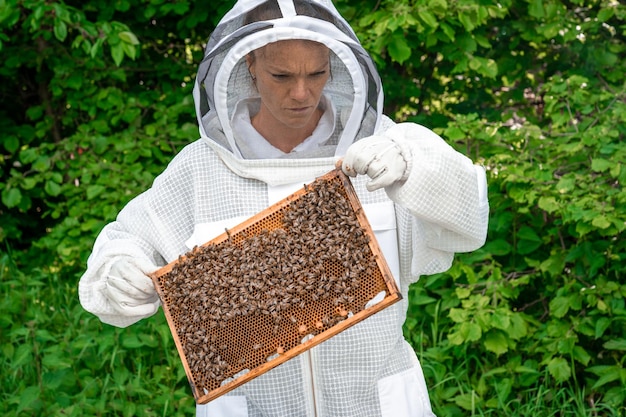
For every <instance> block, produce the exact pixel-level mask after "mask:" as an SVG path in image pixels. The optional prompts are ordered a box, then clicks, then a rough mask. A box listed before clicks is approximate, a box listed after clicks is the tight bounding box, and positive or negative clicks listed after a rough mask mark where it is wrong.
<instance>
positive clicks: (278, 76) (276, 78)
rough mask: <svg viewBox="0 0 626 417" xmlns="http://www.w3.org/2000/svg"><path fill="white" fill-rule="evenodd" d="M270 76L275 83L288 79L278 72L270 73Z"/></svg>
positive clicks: (287, 76) (285, 75)
mask: <svg viewBox="0 0 626 417" xmlns="http://www.w3.org/2000/svg"><path fill="white" fill-rule="evenodd" d="M271 76H272V78H273V79H275V80H277V81H285V80H287V79H288V78H289V75H287V74H283V73H280V72H277V73H272V74H271Z"/></svg>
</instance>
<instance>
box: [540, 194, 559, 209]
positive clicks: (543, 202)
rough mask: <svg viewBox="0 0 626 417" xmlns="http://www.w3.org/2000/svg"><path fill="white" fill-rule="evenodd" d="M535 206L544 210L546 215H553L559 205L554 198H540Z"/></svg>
mask: <svg viewBox="0 0 626 417" xmlns="http://www.w3.org/2000/svg"><path fill="white" fill-rule="evenodd" d="M537 205H538V206H539V208H540V209H542V210H545V211H546V212H548V213H554V212H556V211H558V210H559V208H560V207H559V203H557V201H556V198H554V197H540V198H539V201H537Z"/></svg>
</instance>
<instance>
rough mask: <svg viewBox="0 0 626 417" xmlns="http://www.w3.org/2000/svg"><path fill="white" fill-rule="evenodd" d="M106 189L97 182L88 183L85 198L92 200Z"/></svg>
mask: <svg viewBox="0 0 626 417" xmlns="http://www.w3.org/2000/svg"><path fill="white" fill-rule="evenodd" d="M105 190H106V187H104V186H103V185H99V184H94V185H90V186H88V187H87V200H93V199H94V198H96V197H98V196H99V195H100V194H102V193H103V192H104V191H105Z"/></svg>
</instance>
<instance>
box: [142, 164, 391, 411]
mask: <svg viewBox="0 0 626 417" xmlns="http://www.w3.org/2000/svg"><path fill="white" fill-rule="evenodd" d="M336 212H337V213H338V212H341V213H339V214H336ZM303 213H304V214H303ZM320 216H321V217H324V216H326V217H328V216H335V217H332V218H331V219H330V220H326V222H325V221H324V220H323V219H321V218H320ZM337 216H339V217H337ZM307 222H308V223H307ZM294 228H295V229H294ZM338 230H339V231H338ZM298 239H299V240H298ZM303 242H304V243H303ZM327 242H331V243H327ZM333 245H334V246H333ZM268 251H272V252H268ZM307 251H309V252H314V253H310V254H308V256H304V255H303V253H305V252H307ZM298 265H302V267H301V268H299V267H298ZM255 268H256V269H255ZM190 271H191V272H190ZM151 278H152V280H153V282H154V284H155V288H156V290H157V293H158V295H159V297H160V299H161V304H162V308H163V311H164V314H165V316H166V319H167V323H168V326H169V328H170V331H171V333H172V336H173V338H174V341H175V344H176V348H177V351H178V353H179V356H180V358H181V361H182V364H183V367H184V369H185V373H186V375H187V378H188V381H189V384H190V386H191V389H192V392H193V395H194V397H195V400H196V402H197V403H198V404H204V403H207V402H209V401H211V400H213V399H215V398H217V397H219V396H221V395H223V394H225V393H227V392H229V391H231V390H233V389H235V388H237V387H238V386H240V385H242V384H244V383H246V382H248V381H250V380H252V379H254V378H256V377H258V376H259V375H262V374H264V373H265V372H268V371H269V370H271V369H273V368H275V367H276V366H278V365H280V364H282V363H284V362H286V361H287V360H289V359H292V358H294V357H296V356H297V355H299V354H301V353H303V352H305V351H307V350H309V349H311V348H312V347H314V346H316V345H319V344H320V343H322V342H324V341H326V340H328V339H329V338H331V337H333V336H334V335H336V334H338V333H340V332H342V331H344V330H346V329H347V328H349V327H351V326H353V325H355V324H357V323H359V322H360V321H362V320H364V319H366V318H367V317H369V316H371V315H373V314H375V313H377V312H379V311H381V310H383V309H384V308H387V307H389V306H390V305H392V304H394V303H396V302H398V301H400V300H401V298H402V297H401V295H400V291H399V289H398V287H397V284H396V282H395V280H394V278H393V276H392V274H391V272H390V270H389V267H388V265H387V263H386V261H385V258H384V256H383V254H382V252H381V250H380V248H379V246H378V243H377V241H376V238H375V236H374V233H373V231H372V229H371V226H370V224H369V222H368V220H367V218H366V216H365V214H364V213H363V209H362V207H361V204H360V202H359V199H358V197H357V195H356V193H355V191H354V188H353V187H352V183H351V182H350V180H349V178H348V177H346V176H345V175H344V174H343V172H342V171H341V169H339V168H337V169H335V170H333V171H331V172H329V173H327V174H326V175H324V176H321V177H319V178H317V179H316V180H315V181H314V182H312V183H311V184H307V185H304V187H303V188H302V189H300V190H298V191H296V192H295V193H293V194H291V195H289V196H288V197H286V198H284V199H283V200H281V201H279V202H277V203H275V204H273V205H271V206H270V207H268V208H266V209H265V210H263V211H261V212H259V213H258V214H256V215H254V216H252V217H250V218H249V219H248V220H246V221H244V222H242V223H240V224H239V225H237V226H235V227H233V228H231V229H227V230H225V232H224V233H222V234H221V235H219V236H217V237H216V238H214V239H212V240H210V241H209V242H206V243H205V244H203V245H202V246H200V247H196V248H194V249H193V250H191V251H190V252H188V253H187V254H185V255H183V256H180V257H179V258H178V259H177V260H175V261H173V262H170V263H169V264H167V265H166V266H164V267H162V268H161V269H159V270H157V271H156V272H155V273H154V274H152V276H151ZM266 284H267V285H266ZM218 313H219V314H218Z"/></svg>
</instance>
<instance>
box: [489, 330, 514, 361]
mask: <svg viewBox="0 0 626 417" xmlns="http://www.w3.org/2000/svg"><path fill="white" fill-rule="evenodd" d="M483 344H484V345H485V348H486V349H487V350H488V351H490V352H493V353H495V354H496V355H498V356H500V355H502V354H503V353H506V352H507V351H508V350H509V345H508V342H507V340H506V336H505V335H504V334H502V332H499V331H490V332H489V333H487V335H486V336H485V341H484V342H483Z"/></svg>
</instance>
